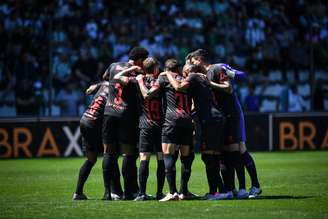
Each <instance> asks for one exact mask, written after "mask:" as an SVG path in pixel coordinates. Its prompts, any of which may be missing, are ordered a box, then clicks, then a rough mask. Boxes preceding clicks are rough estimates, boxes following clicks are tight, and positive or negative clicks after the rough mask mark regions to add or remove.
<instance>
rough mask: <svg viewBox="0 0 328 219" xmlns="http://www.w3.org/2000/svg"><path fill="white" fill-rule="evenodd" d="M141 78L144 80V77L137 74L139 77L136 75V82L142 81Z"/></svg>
mask: <svg viewBox="0 0 328 219" xmlns="http://www.w3.org/2000/svg"><path fill="white" fill-rule="evenodd" d="M143 78H144V75H142V74H139V75H137V77H136V79H137V81H139V80H143Z"/></svg>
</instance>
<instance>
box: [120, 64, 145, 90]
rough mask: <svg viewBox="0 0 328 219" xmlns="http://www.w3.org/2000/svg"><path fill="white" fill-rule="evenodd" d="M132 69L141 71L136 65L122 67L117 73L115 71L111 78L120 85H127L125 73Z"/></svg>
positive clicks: (127, 78)
mask: <svg viewBox="0 0 328 219" xmlns="http://www.w3.org/2000/svg"><path fill="white" fill-rule="evenodd" d="M133 71H141V68H140V67H139V66H136V65H134V66H131V67H130V68H127V69H124V70H122V71H120V72H119V73H117V74H116V75H115V76H114V78H113V79H114V80H115V81H117V82H118V83H120V84H121V85H127V84H128V83H129V77H128V76H126V75H127V74H129V73H131V72H133Z"/></svg>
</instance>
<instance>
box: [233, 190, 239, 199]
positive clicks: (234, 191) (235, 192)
mask: <svg viewBox="0 0 328 219" xmlns="http://www.w3.org/2000/svg"><path fill="white" fill-rule="evenodd" d="M232 193H233V196H234V197H237V195H238V190H237V189H233V190H232Z"/></svg>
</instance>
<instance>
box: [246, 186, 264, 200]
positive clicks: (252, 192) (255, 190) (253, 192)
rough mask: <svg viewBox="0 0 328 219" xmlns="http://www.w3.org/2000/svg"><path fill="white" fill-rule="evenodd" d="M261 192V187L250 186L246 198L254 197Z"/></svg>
mask: <svg viewBox="0 0 328 219" xmlns="http://www.w3.org/2000/svg"><path fill="white" fill-rule="evenodd" d="M261 193H262V189H261V188H257V187H254V186H253V187H252V188H251V189H250V190H249V195H248V198H256V197H257V196H259V195H260V194H261Z"/></svg>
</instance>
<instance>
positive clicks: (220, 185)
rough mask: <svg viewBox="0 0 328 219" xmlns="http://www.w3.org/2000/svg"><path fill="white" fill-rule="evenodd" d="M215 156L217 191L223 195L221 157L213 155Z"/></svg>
mask: <svg viewBox="0 0 328 219" xmlns="http://www.w3.org/2000/svg"><path fill="white" fill-rule="evenodd" d="M215 156H216V161H217V165H218V167H217V175H218V190H219V192H220V193H224V185H223V180H222V177H221V171H220V168H221V155H215Z"/></svg>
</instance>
